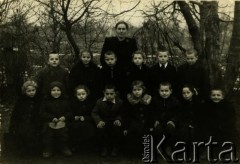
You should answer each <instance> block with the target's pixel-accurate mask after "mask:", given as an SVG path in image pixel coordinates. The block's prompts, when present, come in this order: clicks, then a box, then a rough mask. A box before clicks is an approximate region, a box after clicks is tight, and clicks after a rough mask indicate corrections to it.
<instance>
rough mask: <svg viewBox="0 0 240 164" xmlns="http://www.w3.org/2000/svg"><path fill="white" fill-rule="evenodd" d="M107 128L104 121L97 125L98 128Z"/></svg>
mask: <svg viewBox="0 0 240 164" xmlns="http://www.w3.org/2000/svg"><path fill="white" fill-rule="evenodd" d="M104 126H105V122H103V121H99V123H98V124H97V128H103V127H104Z"/></svg>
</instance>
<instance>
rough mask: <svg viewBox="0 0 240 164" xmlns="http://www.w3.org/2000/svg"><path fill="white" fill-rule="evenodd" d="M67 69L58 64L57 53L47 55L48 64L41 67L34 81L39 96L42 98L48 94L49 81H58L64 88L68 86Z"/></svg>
mask: <svg viewBox="0 0 240 164" xmlns="http://www.w3.org/2000/svg"><path fill="white" fill-rule="evenodd" d="M68 75H69V73H68V71H67V70H66V69H65V68H63V67H62V66H60V57H59V54H58V53H50V54H49V55H48V64H47V65H46V66H45V67H44V68H42V69H41V70H40V71H39V72H38V73H37V76H36V82H37V84H38V86H39V87H38V88H39V94H40V97H41V98H42V99H43V98H44V97H45V96H47V94H48V88H49V85H50V83H51V82H54V81H59V82H61V83H62V84H63V85H64V87H65V88H67V87H68Z"/></svg>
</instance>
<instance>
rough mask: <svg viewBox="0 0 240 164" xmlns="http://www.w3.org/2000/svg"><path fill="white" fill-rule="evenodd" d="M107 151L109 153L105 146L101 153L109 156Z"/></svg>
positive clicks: (103, 155)
mask: <svg viewBox="0 0 240 164" xmlns="http://www.w3.org/2000/svg"><path fill="white" fill-rule="evenodd" d="M107 153H108V152H107V148H106V147H104V148H102V150H101V154H100V155H101V156H102V157H106V156H107Z"/></svg>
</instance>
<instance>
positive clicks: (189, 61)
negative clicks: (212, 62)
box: [178, 49, 209, 100]
mask: <svg viewBox="0 0 240 164" xmlns="http://www.w3.org/2000/svg"><path fill="white" fill-rule="evenodd" d="M185 54H186V63H185V64H183V65H181V66H179V68H178V83H179V87H180V88H182V86H183V85H184V84H191V85H193V86H194V87H195V88H196V90H197V94H198V96H199V97H200V99H202V100H204V99H206V98H207V97H208V94H209V77H208V74H207V71H206V70H205V68H204V67H203V64H201V63H200V62H199V60H198V54H197V51H196V50H194V49H190V50H187V51H186V53H185ZM180 95H181V91H180Z"/></svg>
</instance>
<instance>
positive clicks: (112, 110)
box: [92, 85, 122, 156]
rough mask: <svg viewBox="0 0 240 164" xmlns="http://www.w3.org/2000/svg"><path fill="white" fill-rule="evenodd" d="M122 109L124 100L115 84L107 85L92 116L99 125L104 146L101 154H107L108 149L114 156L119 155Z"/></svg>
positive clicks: (101, 142)
mask: <svg viewBox="0 0 240 164" xmlns="http://www.w3.org/2000/svg"><path fill="white" fill-rule="evenodd" d="M121 110H122V100H121V99H119V98H118V97H116V89H115V86H113V85H106V86H105V89H104V97H103V98H101V99H99V100H98V101H97V102H96V105H95V107H94V109H93V111H92V117H93V119H94V121H95V123H96V125H97V133H98V137H99V144H100V146H101V148H102V150H101V156H106V155H107V154H108V149H111V150H112V152H111V155H112V156H117V151H118V146H119V145H118V144H119V142H120V139H121V135H122V123H121V120H122V118H121V115H120V112H121Z"/></svg>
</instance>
